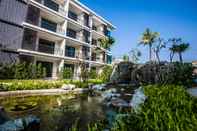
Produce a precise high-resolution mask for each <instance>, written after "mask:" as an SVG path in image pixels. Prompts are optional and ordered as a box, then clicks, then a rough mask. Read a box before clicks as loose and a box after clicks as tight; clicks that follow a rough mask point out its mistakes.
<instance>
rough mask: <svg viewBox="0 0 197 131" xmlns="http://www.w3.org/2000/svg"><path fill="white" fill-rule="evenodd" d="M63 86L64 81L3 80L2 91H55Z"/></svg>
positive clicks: (0, 87)
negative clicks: (54, 89)
mask: <svg viewBox="0 0 197 131" xmlns="http://www.w3.org/2000/svg"><path fill="white" fill-rule="evenodd" d="M63 84H64V82H63V81H48V80H3V81H0V90H4V91H16V90H37V89H53V88H60V87H61V86H62V85H63Z"/></svg>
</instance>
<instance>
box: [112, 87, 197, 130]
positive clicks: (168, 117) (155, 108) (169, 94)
mask: <svg viewBox="0 0 197 131" xmlns="http://www.w3.org/2000/svg"><path fill="white" fill-rule="evenodd" d="M144 91H145V95H146V96H147V97H148V99H147V101H146V102H145V104H144V105H142V110H141V111H140V112H138V113H134V112H132V113H130V114H129V115H127V116H124V117H119V118H117V120H116V122H115V124H114V127H113V129H115V130H120V131H125V130H128V129H132V130H133V131H139V130H140V131H195V130H197V112H196V108H197V104H196V99H194V98H192V97H191V96H190V95H189V94H188V93H187V92H186V90H185V89H184V88H183V87H182V86H175V85H166V86H159V85H155V86H152V85H150V86H146V87H145V88H144Z"/></svg>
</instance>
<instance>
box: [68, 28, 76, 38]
mask: <svg viewBox="0 0 197 131" xmlns="http://www.w3.org/2000/svg"><path fill="white" fill-rule="evenodd" d="M67 36H69V37H72V38H75V39H76V37H77V32H76V31H74V30H72V29H67Z"/></svg>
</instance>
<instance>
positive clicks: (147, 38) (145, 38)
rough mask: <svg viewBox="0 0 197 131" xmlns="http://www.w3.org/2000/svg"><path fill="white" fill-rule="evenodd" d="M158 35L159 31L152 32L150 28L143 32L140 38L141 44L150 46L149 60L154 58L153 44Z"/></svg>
mask: <svg viewBox="0 0 197 131" xmlns="http://www.w3.org/2000/svg"><path fill="white" fill-rule="evenodd" d="M157 37H159V33H158V32H152V31H151V30H150V29H149V28H147V29H146V31H145V32H144V33H143V35H142V38H141V40H140V44H142V45H144V46H146V45H148V46H149V60H150V61H151V60H152V45H153V43H155V41H156V39H157Z"/></svg>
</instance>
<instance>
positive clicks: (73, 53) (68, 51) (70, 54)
mask: <svg viewBox="0 0 197 131" xmlns="http://www.w3.org/2000/svg"><path fill="white" fill-rule="evenodd" d="M76 54H77V52H76V50H75V48H74V47H71V46H66V48H65V56H66V57H72V58H76V57H77V55H76Z"/></svg>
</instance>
